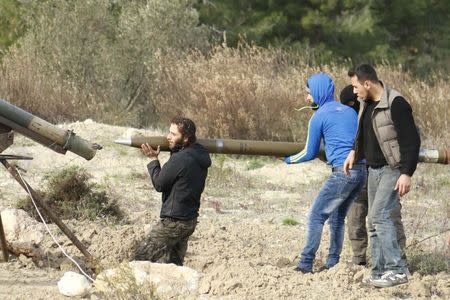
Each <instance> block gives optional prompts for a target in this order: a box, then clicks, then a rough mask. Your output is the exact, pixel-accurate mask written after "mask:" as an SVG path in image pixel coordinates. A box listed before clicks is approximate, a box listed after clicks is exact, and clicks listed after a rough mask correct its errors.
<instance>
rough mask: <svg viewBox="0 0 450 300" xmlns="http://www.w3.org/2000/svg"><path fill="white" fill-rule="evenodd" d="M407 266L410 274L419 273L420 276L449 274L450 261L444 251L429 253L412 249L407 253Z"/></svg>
mask: <svg viewBox="0 0 450 300" xmlns="http://www.w3.org/2000/svg"><path fill="white" fill-rule="evenodd" d="M408 266H409V268H410V271H411V272H419V273H420V274H422V275H429V274H437V273H439V272H446V273H450V259H449V257H448V253H445V251H442V252H441V251H435V252H433V253H429V252H426V251H423V250H421V249H412V250H410V251H408Z"/></svg>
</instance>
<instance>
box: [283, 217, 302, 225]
mask: <svg viewBox="0 0 450 300" xmlns="http://www.w3.org/2000/svg"><path fill="white" fill-rule="evenodd" d="M282 223H283V225H288V226H295V225H298V224H299V222H298V221H297V220H295V219H293V218H284V219H283V221H282Z"/></svg>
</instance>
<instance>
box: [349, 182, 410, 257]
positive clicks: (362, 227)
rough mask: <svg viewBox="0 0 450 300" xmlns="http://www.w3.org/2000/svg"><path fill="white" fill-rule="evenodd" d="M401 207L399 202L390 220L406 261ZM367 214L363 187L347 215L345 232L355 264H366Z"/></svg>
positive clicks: (365, 189) (366, 202)
mask: <svg viewBox="0 0 450 300" xmlns="http://www.w3.org/2000/svg"><path fill="white" fill-rule="evenodd" d="M401 209H402V205H401V203H400V202H399V205H398V208H397V209H395V210H394V211H393V212H392V214H391V218H392V221H393V222H394V225H395V229H396V231H397V242H398V245H399V246H400V249H401V251H402V258H403V259H405V260H406V254H405V246H406V236H405V230H404V228H403V222H402V214H401ZM367 213H368V197H367V186H364V188H363V190H362V191H361V194H360V195H359V197H358V198H357V199H356V200H355V201H354V202H353V204H352V206H351V207H350V210H349V211H348V213H347V231H348V238H349V240H350V244H351V246H352V251H353V258H352V261H353V263H355V264H366V262H367V260H366V251H367V245H368V236H367V227H366V217H367Z"/></svg>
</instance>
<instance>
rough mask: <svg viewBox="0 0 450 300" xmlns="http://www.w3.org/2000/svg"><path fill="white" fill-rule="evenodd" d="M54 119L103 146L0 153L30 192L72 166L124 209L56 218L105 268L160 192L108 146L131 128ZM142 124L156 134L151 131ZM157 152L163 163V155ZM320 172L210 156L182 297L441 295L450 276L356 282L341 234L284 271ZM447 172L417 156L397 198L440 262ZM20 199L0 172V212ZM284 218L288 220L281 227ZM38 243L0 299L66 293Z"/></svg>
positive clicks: (18, 260)
mask: <svg viewBox="0 0 450 300" xmlns="http://www.w3.org/2000/svg"><path fill="white" fill-rule="evenodd" d="M60 126H62V127H64V128H70V129H73V130H74V131H75V132H76V133H77V134H78V135H80V136H82V137H84V138H86V139H89V140H91V141H94V142H98V143H100V144H102V145H103V146H104V149H103V150H101V151H100V152H99V153H98V154H97V155H96V157H94V159H92V160H91V161H85V160H84V159H82V158H79V157H77V156H76V155H74V154H72V153H68V154H67V155H64V156H63V155H60V154H56V153H54V152H52V151H51V150H48V149H46V148H44V147H42V146H40V145H38V144H35V143H34V142H32V141H30V140H28V139H26V138H24V137H20V136H16V139H15V144H14V146H12V147H10V148H9V149H8V150H6V151H5V153H10V154H20V155H30V156H33V157H34V159H33V160H32V161H22V162H19V166H20V167H21V168H22V169H24V170H26V171H27V172H26V173H24V172H23V171H22V172H23V176H24V178H25V179H26V180H27V181H28V182H29V183H30V184H31V186H33V187H34V188H36V189H38V188H40V187H42V186H43V185H44V179H43V176H44V175H45V174H46V173H48V172H51V171H55V170H58V169H61V168H65V167H67V166H70V165H78V166H81V167H83V168H86V169H87V171H88V172H89V173H90V174H92V175H93V178H92V180H93V181H95V182H96V183H98V184H99V185H100V186H101V187H102V188H104V189H106V190H107V191H108V193H110V194H111V195H115V196H116V197H117V198H118V199H119V203H120V206H121V207H122V208H123V209H124V210H125V212H126V214H127V217H128V221H127V222H126V223H124V224H110V223H106V224H105V223H104V222H102V221H101V220H99V221H95V222H87V221H77V220H65V223H66V224H67V225H68V226H69V227H70V228H71V229H72V230H73V231H74V232H75V234H76V235H77V237H78V238H79V239H80V240H81V241H82V242H83V243H84V244H85V245H86V246H88V250H89V251H90V252H91V253H92V254H93V255H94V256H95V257H96V258H98V259H99V261H100V262H101V265H102V266H103V267H113V266H115V265H116V264H117V263H118V262H120V261H124V260H127V259H128V258H129V257H130V256H131V253H132V249H134V247H135V246H136V245H137V244H138V243H139V242H140V241H141V239H142V238H143V236H144V235H145V233H146V232H148V231H149V229H150V228H151V226H152V225H153V224H154V222H155V221H157V220H158V216H159V209H160V194H158V193H156V192H155V191H154V190H153V189H152V187H151V183H150V182H149V180H148V177H147V175H146V168H145V166H146V163H147V160H146V158H145V157H144V156H142V155H141V154H140V153H139V151H138V150H137V149H133V148H129V147H125V146H120V145H116V144H114V143H113V140H114V139H116V138H119V137H124V136H129V135H130V134H132V133H133V132H135V131H136V130H134V129H129V128H123V127H116V126H109V125H104V124H98V123H95V122H93V121H90V120H87V121H84V122H77V123H72V124H63V125H60ZM142 132H144V133H146V134H149V135H165V132H163V131H158V130H149V131H142ZM161 158H162V161H163V162H164V161H165V160H167V154H163V155H162V157H161ZM329 172H330V171H329V169H328V168H327V166H326V165H325V164H324V163H322V162H320V161H313V162H310V163H306V164H302V165H290V166H287V165H285V164H283V163H282V162H281V161H277V160H276V159H271V158H257V159H256V158H249V157H244V158H242V157H241V158H238V157H223V156H214V157H213V167H212V169H211V171H210V178H209V179H208V182H207V187H206V189H205V192H204V194H203V198H202V206H201V210H200V217H199V224H198V227H197V229H196V231H195V233H194V235H193V236H192V237H191V239H190V243H189V249H188V253H187V257H186V261H185V265H186V266H188V267H191V268H193V269H195V270H197V271H199V272H201V274H202V279H201V281H200V287H199V291H198V295H195V297H194V298H198V299H418V298H424V299H425V298H432V299H449V298H450V274H449V273H448V272H438V273H436V272H429V273H427V272H425V271H424V269H420V268H419V267H417V268H416V269H417V270H413V274H412V277H411V278H410V282H409V283H408V284H406V285H402V286H398V287H393V288H387V289H377V288H373V287H370V286H365V285H363V284H362V283H361V279H362V278H363V276H365V275H366V274H367V272H368V269H366V268H363V267H360V266H353V265H351V264H349V263H348V262H347V261H349V259H350V258H351V250H350V245H349V241H348V240H347V239H346V240H345V244H344V250H343V253H342V257H341V262H340V263H339V264H338V265H337V266H336V267H334V268H332V269H330V270H328V271H322V272H316V273H314V274H308V275H304V274H300V273H298V272H295V271H293V268H294V267H295V265H296V264H297V262H298V254H299V252H300V250H301V249H302V247H303V242H304V240H305V234H306V231H305V227H306V222H307V214H308V209H309V206H310V204H311V202H312V201H313V199H314V196H315V194H316V193H317V191H318V189H319V188H320V185H321V183H322V182H323V181H324V180H325V178H326V177H327V175H328V174H329ZM449 178H450V171H449V168H448V166H431V165H424V164H421V165H419V168H418V170H417V171H416V175H415V176H414V185H415V186H414V187H413V191H412V192H411V193H410V195H408V196H407V197H406V198H405V199H403V200H402V201H403V217H404V224H405V229H406V234H407V237H408V245H410V246H413V244H414V243H417V244H418V245H420V251H422V252H421V253H422V254H424V255H425V256H427V255H428V256H432V255H434V254H435V253H437V252H438V253H441V254H442V253H444V255H446V259H447V264H448V263H449V261H448V260H449V257H448V253H449V252H448V248H449V245H448V243H447V238H448V232H447V233H443V234H440V233H439V232H442V231H445V229H447V230H448V228H449V223H448V219H449V216H450V208H449V207H450V204H449V201H448V200H449V196H448V195H449V194H450V180H449ZM25 196H26V194H25V192H24V191H23V190H22V189H21V188H20V186H19V185H18V184H17V183H16V182H15V181H14V180H13V179H12V178H11V177H10V176H9V174H8V173H7V172H6V171H3V172H0V210H1V209H4V208H8V207H14V205H15V203H16V202H17V200H18V199H19V198H23V197H25ZM286 218H292V219H295V220H296V221H297V222H298V223H299V224H298V225H294V226H292V225H291V226H290V225H283V220H286ZM50 228H51V230H52V232H54V233H55V234H56V236H57V238H58V240H59V241H60V242H61V243H62V245H63V246H64V248H65V249H66V250H67V251H68V252H69V253H70V254H71V255H73V256H74V257H75V258H76V259H77V260H78V261H80V263H81V264H82V265H84V263H83V261H84V259H83V257H82V255H81V254H80V252H79V251H78V250H77V249H76V248H75V247H74V246H73V244H72V243H71V242H70V241H69V240H68V239H67V238H66V237H65V236H64V235H63V234H62V233H61V232H59V231H58V229H57V227H56V226H55V225H53V224H51V225H50ZM424 239H425V240H424ZM42 247H43V248H44V250H45V251H46V253H47V255H46V258H45V259H43V260H40V261H37V262H33V261H32V260H31V259H29V258H26V257H23V256H20V257H12V260H11V261H10V262H7V263H4V262H0V299H30V298H33V299H35V300H36V299H66V297H64V296H62V295H60V294H59V292H58V288H57V285H56V283H57V281H58V280H59V279H60V278H61V277H62V275H63V274H64V272H65V271H68V270H75V267H74V266H73V265H72V263H70V262H69V261H68V260H67V259H65V258H64V256H63V255H62V253H61V251H60V250H59V249H58V248H57V247H56V245H55V243H54V242H53V241H52V240H51V238H50V237H49V235H48V234H47V235H46V237H45V240H44V242H43V243H42ZM327 247H328V229H327V227H325V230H324V236H323V239H322V244H321V246H320V249H319V252H318V255H317V259H316V265H315V269H316V270H317V269H318V268H319V267H320V266H322V265H323V262H324V259H325V257H326V254H327ZM410 248H411V249H413V247H410ZM416 248H417V246H416ZM417 249H419V248H417ZM418 251H419V250H418ZM411 253H416V252H411ZM447 270H448V268H447ZM89 297H91V298H96V296H88V298H89Z"/></svg>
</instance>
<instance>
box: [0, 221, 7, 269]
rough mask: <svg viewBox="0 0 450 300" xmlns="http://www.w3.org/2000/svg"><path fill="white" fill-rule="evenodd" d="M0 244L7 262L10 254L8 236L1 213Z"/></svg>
mask: <svg viewBox="0 0 450 300" xmlns="http://www.w3.org/2000/svg"><path fill="white" fill-rule="evenodd" d="M0 246H1V248H2V252H3V260H4V261H5V262H7V261H8V258H9V255H8V249H7V248H6V238H5V232H4V231H3V223H2V216H1V215H0Z"/></svg>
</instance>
